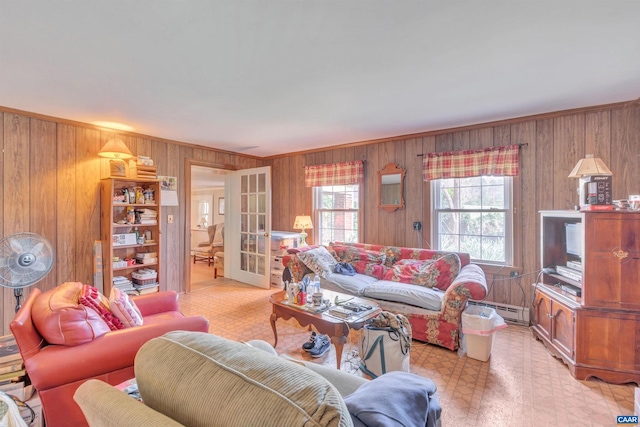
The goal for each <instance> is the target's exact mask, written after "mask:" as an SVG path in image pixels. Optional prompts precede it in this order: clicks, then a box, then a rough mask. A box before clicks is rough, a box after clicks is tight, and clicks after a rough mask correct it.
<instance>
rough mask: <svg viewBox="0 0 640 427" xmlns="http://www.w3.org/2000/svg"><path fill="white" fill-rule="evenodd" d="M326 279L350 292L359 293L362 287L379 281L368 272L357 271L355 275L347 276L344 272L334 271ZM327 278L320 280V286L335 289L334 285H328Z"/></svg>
mask: <svg viewBox="0 0 640 427" xmlns="http://www.w3.org/2000/svg"><path fill="white" fill-rule="evenodd" d="M325 279H326V281H329V282H331V284H335V285H336V286H337V287H338V288H339V289H340V290H343V291H346V292H348V293H350V294H354V295H358V294H359V293H360V292H361V291H362V289H364V288H366V287H367V286H369V285H371V284H372V283H375V282H377V281H378V279H376V278H375V277H371V276H367V275H366V274H360V273H356V274H355V275H353V276H345V275H344V274H338V273H333V274H331V275H329V276H327V277H326V278H325ZM326 281H325V280H320V286H321V287H322V288H327V289H329V290H333V288H334V287H333V286H331V285H328V284H327V283H326Z"/></svg>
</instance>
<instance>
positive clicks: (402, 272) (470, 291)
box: [282, 242, 487, 350]
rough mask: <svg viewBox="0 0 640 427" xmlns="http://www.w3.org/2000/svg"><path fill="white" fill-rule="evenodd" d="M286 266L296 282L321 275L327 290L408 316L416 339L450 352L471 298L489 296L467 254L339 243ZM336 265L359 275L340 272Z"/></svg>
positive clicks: (301, 251) (302, 252)
mask: <svg viewBox="0 0 640 427" xmlns="http://www.w3.org/2000/svg"><path fill="white" fill-rule="evenodd" d="M325 249H326V250H325ZM326 252H328V253H329V254H330V256H327V254H326ZM330 258H333V259H334V260H335V263H336V264H333V263H334V261H333V260H331V259H330ZM282 262H283V264H284V266H285V267H286V268H288V269H289V271H290V273H291V277H292V280H295V281H300V280H302V278H303V277H304V276H305V275H307V274H310V273H311V274H313V273H316V274H318V275H320V276H321V286H322V288H323V289H328V290H333V291H337V292H342V293H346V294H352V295H357V296H361V297H364V298H368V299H375V300H376V301H377V302H378V304H379V305H380V307H381V308H382V309H384V310H388V311H392V312H395V313H402V314H404V315H405V316H407V318H408V319H409V321H410V322H411V327H412V329H413V338H414V339H417V340H419V341H424V342H428V343H431V344H436V345H439V346H442V347H445V348H448V349H450V350H456V349H458V347H459V346H460V340H461V334H460V331H461V327H462V326H461V318H462V312H463V310H464V309H465V308H466V306H467V300H468V299H473V300H481V299H483V298H484V297H485V296H486V295H487V283H486V279H485V275H484V272H483V271H482V269H481V268H480V267H479V266H477V265H475V264H471V263H470V257H469V254H465V253H454V252H440V251H434V250H430V249H416V248H404V247H396V246H383V245H373V244H365V243H342V242H335V243H331V244H330V245H328V246H325V247H320V246H306V247H301V248H295V249H290V250H289V254H288V255H286V256H285V257H283V261H282ZM327 264H329V265H327ZM335 265H339V266H340V267H341V268H338V269H337V270H338V271H340V270H343V271H344V270H345V268H344V267H348V268H347V270H352V273H353V270H355V274H354V275H353V276H351V277H347V276H345V275H343V274H338V273H336V272H335V271H336V267H335ZM349 266H351V267H353V268H350V267H349Z"/></svg>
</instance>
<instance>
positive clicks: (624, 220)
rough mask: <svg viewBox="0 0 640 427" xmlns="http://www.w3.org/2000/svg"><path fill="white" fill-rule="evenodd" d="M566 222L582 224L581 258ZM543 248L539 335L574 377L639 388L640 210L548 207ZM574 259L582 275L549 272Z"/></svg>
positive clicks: (538, 293) (535, 325)
mask: <svg viewBox="0 0 640 427" xmlns="http://www.w3.org/2000/svg"><path fill="white" fill-rule="evenodd" d="M567 224H577V229H578V231H579V234H580V236H581V238H582V251H581V252H582V253H581V256H579V257H575V256H574V255H570V254H568V253H567V248H566V245H567V239H566V232H567V231H566V230H567V228H566V225H567ZM540 247H541V263H542V266H541V267H542V268H543V269H545V270H544V271H545V272H544V273H543V274H542V275H541V280H540V282H539V283H536V284H534V287H535V295H534V312H535V319H534V322H533V328H532V330H533V333H534V336H535V337H536V338H538V339H539V340H541V341H542V342H543V343H544V345H545V346H546V347H547V348H548V349H549V350H550V351H551V353H552V354H553V355H554V356H556V357H558V358H560V359H561V360H562V361H563V362H564V363H565V364H566V365H567V366H568V367H569V370H570V372H571V374H572V375H573V376H574V377H575V378H576V379H579V380H586V379H589V378H591V377H597V378H599V379H601V380H603V381H607V382H610V383H615V384H623V383H629V382H635V383H636V384H639V385H640V352H638V348H640V347H639V345H640V334H639V333H638V331H640V287H639V286H638V283H639V282H638V280H639V279H640V213H639V212H631V211H609V212H576V211H543V212H541V242H540ZM575 258H579V259H575ZM571 261H580V262H581V263H582V274H581V277H579V278H580V279H581V280H573V279H572V278H570V277H566V276H563V275H561V274H557V273H553V272H551V271H549V270H546V268H551V267H553V268H557V267H558V266H561V267H562V266H567V262H571ZM567 285H570V286H572V287H568V286H567ZM576 288H579V289H580V290H581V294H580V295H576V293H575V289H576ZM572 290H573V291H572Z"/></svg>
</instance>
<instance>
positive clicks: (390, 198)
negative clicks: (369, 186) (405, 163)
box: [378, 163, 404, 212]
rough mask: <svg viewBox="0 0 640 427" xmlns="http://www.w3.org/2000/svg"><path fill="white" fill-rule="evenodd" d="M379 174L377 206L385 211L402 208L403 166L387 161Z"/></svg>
mask: <svg viewBox="0 0 640 427" xmlns="http://www.w3.org/2000/svg"><path fill="white" fill-rule="evenodd" d="M378 175H379V191H378V206H379V207H380V208H381V209H384V210H386V211H387V212H393V211H395V210H396V209H403V208H404V196H403V195H404V168H401V167H400V166H398V165H396V164H395V163H389V164H388V165H387V166H385V167H384V169H382V170H381V171H378Z"/></svg>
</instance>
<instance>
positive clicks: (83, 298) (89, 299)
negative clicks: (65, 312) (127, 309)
mask: <svg viewBox="0 0 640 427" xmlns="http://www.w3.org/2000/svg"><path fill="white" fill-rule="evenodd" d="M78 302H79V303H80V304H82V305H84V306H85V307H88V308H92V309H93V310H94V311H96V312H97V313H98V314H99V315H100V317H101V318H102V320H104V321H105V323H106V324H107V326H109V329H110V330H112V331H117V330H118V329H124V325H123V324H122V323H121V322H120V320H119V319H118V318H117V317H115V316H114V315H113V313H112V312H111V307H110V305H109V300H108V299H107V298H106V297H105V296H104V295H102V294H101V293H100V291H98V288H94V287H93V286H90V285H82V290H81V291H80V296H79V298H78Z"/></svg>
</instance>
